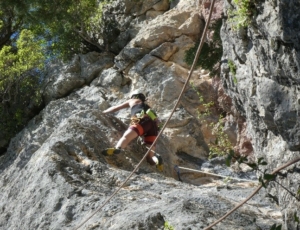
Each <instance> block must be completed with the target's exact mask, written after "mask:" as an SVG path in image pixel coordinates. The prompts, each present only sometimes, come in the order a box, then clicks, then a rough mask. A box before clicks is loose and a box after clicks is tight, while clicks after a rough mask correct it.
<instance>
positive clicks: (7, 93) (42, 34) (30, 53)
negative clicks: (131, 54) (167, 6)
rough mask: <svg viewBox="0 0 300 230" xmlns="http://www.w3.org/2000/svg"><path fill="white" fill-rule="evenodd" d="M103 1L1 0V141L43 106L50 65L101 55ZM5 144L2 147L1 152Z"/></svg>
mask: <svg viewBox="0 0 300 230" xmlns="http://www.w3.org/2000/svg"><path fill="white" fill-rule="evenodd" d="M106 3H107V1H101V0H100V2H99V1H97V0H75V1H69V0H51V1H49V0H30V1H29V0H9V1H7V0H0V120H1V123H0V143H1V142H3V137H5V139H6V140H9V139H10V138H11V137H12V136H13V135H14V134H15V133H16V132H18V131H19V130H20V129H21V128H22V127H23V126H24V124H26V122H27V121H28V119H30V118H31V117H32V116H33V115H34V114H32V111H34V109H36V108H41V104H42V100H41V96H40V89H39V85H40V81H41V76H42V73H43V66H44V64H45V61H47V60H49V59H50V60H51V59H53V58H61V59H64V60H66V59H68V58H70V57H71V56H72V55H73V54H74V53H79V52H80V53H82V52H87V51H91V50H97V51H101V50H103V47H104V44H103V45H100V44H99V43H98V40H99V36H98V35H97V36H95V34H94V32H93V31H94V30H95V29H97V30H98V31H99V34H101V27H102V25H103V23H102V21H101V14H102V7H103V5H105V4H106ZM1 147H2V146H0V148H1Z"/></svg>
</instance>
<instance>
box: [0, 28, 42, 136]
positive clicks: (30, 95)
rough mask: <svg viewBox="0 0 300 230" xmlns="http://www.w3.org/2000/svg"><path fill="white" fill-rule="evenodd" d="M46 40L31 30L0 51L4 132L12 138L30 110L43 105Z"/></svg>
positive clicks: (0, 107)
mask: <svg viewBox="0 0 300 230" xmlns="http://www.w3.org/2000/svg"><path fill="white" fill-rule="evenodd" d="M42 44H43V40H35V39H34V35H33V33H32V32H31V31H30V30H27V29H24V30H22V31H21V33H20V35H19V37H18V39H17V41H16V43H15V46H3V47H2V49H1V50H0V100H1V103H0V118H1V123H0V130H1V132H2V135H4V136H5V138H8V139H9V138H11V137H12V136H13V135H14V134H15V133H16V132H17V131H18V129H19V128H20V127H21V126H22V125H23V124H24V122H25V120H26V119H25V117H26V116H27V115H28V114H27V111H26V108H27V107H28V106H29V104H31V105H34V104H35V105H37V106H39V104H40V103H41V97H40V93H39V90H38V89H39V81H38V80H39V71H40V70H41V69H42V68H43V65H44V60H45V57H44V53H43V52H44V50H43V46H42Z"/></svg>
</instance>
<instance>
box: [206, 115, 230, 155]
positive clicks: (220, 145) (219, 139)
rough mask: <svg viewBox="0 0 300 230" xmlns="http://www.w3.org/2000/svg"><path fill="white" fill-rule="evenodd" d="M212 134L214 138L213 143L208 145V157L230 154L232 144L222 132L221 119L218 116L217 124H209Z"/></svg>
mask: <svg viewBox="0 0 300 230" xmlns="http://www.w3.org/2000/svg"><path fill="white" fill-rule="evenodd" d="M210 126H211V127H212V129H213V132H212V133H213V134H214V135H215V136H216V139H215V142H213V143H209V144H208V146H209V150H210V151H209V157H210V158H212V157H215V156H225V155H227V154H232V153H233V150H232V144H231V142H230V140H229V138H228V135H227V134H226V133H225V132H224V124H223V117H222V116H221V115H220V117H219V121H218V122H217V124H214V123H211V125H210Z"/></svg>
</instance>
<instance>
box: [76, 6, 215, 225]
mask: <svg viewBox="0 0 300 230" xmlns="http://www.w3.org/2000/svg"><path fill="white" fill-rule="evenodd" d="M214 4H215V0H212V3H211V5H210V9H209V16H208V19H207V22H206V24H205V27H204V31H203V33H202V37H201V41H200V44H199V46H198V49H197V52H196V55H195V58H194V61H193V64H192V66H191V69H190V71H189V74H188V77H187V79H186V81H185V83H184V85H183V87H182V90H181V92H180V94H179V96H178V99H177V101H176V103H175V105H174V108H173V110H172V112H171V114H170V116H169V117H168V119H167V121H166V122H165V124H164V125H163V127H162V128H161V130H160V132H159V133H158V135H157V137H156V138H155V140H154V142H153V143H152V145H151V146H150V147H149V149H148V151H147V152H146V153H145V155H144V156H143V158H142V159H141V160H140V162H139V163H138V164H137V166H136V167H135V168H134V169H133V171H132V172H131V173H130V174H129V176H128V177H127V178H126V179H125V181H124V182H123V183H122V184H121V185H120V187H119V188H118V189H116V190H115V191H114V192H113V193H112V195H111V196H110V197H109V198H108V199H107V200H105V202H104V203H103V204H102V205H101V206H100V207H98V208H97V209H96V210H95V211H94V212H93V213H92V214H90V215H89V216H88V217H87V218H86V219H85V220H84V221H83V222H82V223H81V224H79V225H78V226H77V227H76V228H74V230H77V229H79V228H80V227H81V226H83V225H84V224H85V223H86V222H87V221H88V220H89V219H91V218H92V217H93V216H94V215H95V214H96V213H97V212H99V211H100V210H101V209H102V208H103V207H104V206H105V205H106V204H107V203H108V202H109V201H110V200H111V199H112V198H113V197H114V196H115V195H116V194H117V193H118V192H119V191H120V190H121V188H122V187H123V186H124V185H125V184H126V183H127V182H128V180H129V179H130V178H131V176H132V175H133V174H134V173H135V172H136V171H137V169H138V168H139V167H140V165H141V164H142V162H143V161H144V160H145V158H146V157H147V155H148V153H149V152H150V150H151V149H152V148H153V147H154V146H155V144H156V142H157V140H158V138H159V137H160V136H161V134H162V133H163V131H164V129H165V128H166V126H167V124H168V123H169V121H170V120H171V117H172V116H173V114H174V112H175V110H176V108H177V107H178V105H179V102H180V99H181V98H182V95H183V93H184V91H185V89H186V87H187V85H188V83H189V81H190V79H191V76H192V73H193V71H194V68H195V66H196V63H197V61H198V58H199V55H200V52H201V49H202V47H203V44H204V40H205V39H206V33H207V29H208V26H209V23H210V19H211V15H212V12H213V7H214Z"/></svg>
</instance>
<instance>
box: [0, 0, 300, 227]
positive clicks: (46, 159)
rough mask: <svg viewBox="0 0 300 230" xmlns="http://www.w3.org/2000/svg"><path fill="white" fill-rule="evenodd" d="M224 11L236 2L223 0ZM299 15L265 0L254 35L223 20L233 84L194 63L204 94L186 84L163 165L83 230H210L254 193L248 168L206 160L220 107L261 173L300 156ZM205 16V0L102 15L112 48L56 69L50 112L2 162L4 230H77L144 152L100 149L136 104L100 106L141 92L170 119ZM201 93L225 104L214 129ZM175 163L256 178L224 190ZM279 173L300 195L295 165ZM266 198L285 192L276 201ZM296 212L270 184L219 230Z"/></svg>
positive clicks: (145, 4)
mask: <svg viewBox="0 0 300 230" xmlns="http://www.w3.org/2000/svg"><path fill="white" fill-rule="evenodd" d="M202 3H203V4H204V5H202ZM217 3H218V4H217V6H216V8H215V13H216V14H215V17H214V19H218V18H220V17H221V12H220V9H221V8H220V6H221V5H222V3H223V1H217ZM224 6H225V9H227V8H228V7H230V4H229V3H228V2H227V1H225V2H224ZM297 7H299V6H298V5H297V2H296V1H290V2H287V1H283V0H281V1H278V4H275V3H274V1H265V2H263V3H260V5H259V8H258V9H259V10H260V11H259V13H258V15H257V16H256V18H255V20H256V23H257V25H259V26H258V30H256V29H253V28H249V29H248V30H242V31H238V32H236V31H233V30H231V29H230V25H229V24H228V23H226V21H225V22H224V25H223V28H222V39H223V48H224V54H223V59H224V60H229V59H230V60H234V62H235V63H236V65H237V74H236V78H237V83H235V82H234V81H233V76H232V75H231V74H230V71H229V67H228V64H227V63H226V61H222V69H221V77H222V84H221V82H220V81H218V80H216V79H211V78H209V77H208V72H207V71H204V70H201V69H196V70H195V71H194V73H193V75H192V81H193V84H194V87H195V89H196V91H195V90H194V89H193V87H191V86H189V87H188V88H187V90H186V91H185V93H184V96H183V98H182V101H181V102H180V105H179V107H178V108H177V109H176V111H175V113H174V115H173V117H172V119H171V121H170V123H169V125H168V126H167V128H166V130H165V132H164V134H163V135H162V137H161V138H160V139H159V140H158V143H157V151H158V152H159V153H160V154H161V155H162V157H163V159H164V162H165V169H164V171H163V172H162V173H159V172H158V171H157V170H156V169H155V167H150V166H149V165H148V164H147V163H146V162H143V163H142V165H141V167H140V168H139V169H138V171H137V172H136V173H135V174H134V175H133V177H132V178H131V179H130V180H129V181H128V183H126V185H125V186H124V187H123V188H122V189H121V190H120V192H119V193H117V194H116V196H115V197H114V198H113V199H112V200H111V201H110V202H109V203H108V204H107V205H105V206H104V207H103V208H102V209H101V210H100V211H99V212H97V213H96V214H95V215H94V216H93V217H92V218H91V219H90V220H89V221H88V222H87V223H86V224H85V225H84V227H83V228H82V229H149V230H152V229H164V224H165V223H166V222H168V223H169V224H170V225H172V226H174V227H175V229H193V230H194V229H195V230H196V229H202V228H204V227H205V226H208V225H209V224H211V223H212V222H214V221H215V220H216V219H218V218H219V217H221V216H222V215H224V214H225V213H227V212H228V211H229V210H230V209H231V208H233V207H234V206H235V205H236V204H237V203H238V202H240V201H242V200H243V199H245V198H246V197H247V196H248V195H249V194H251V192H252V191H253V190H254V189H255V186H256V185H257V178H256V176H255V175H254V174H253V172H249V169H247V168H246V167H245V169H244V170H241V169H239V168H238V167H236V168H235V167H232V168H230V169H228V168H226V167H224V159H215V160H211V161H208V160H207V156H208V151H209V149H208V144H207V143H209V142H211V141H214V140H215V136H213V134H212V132H211V130H209V129H208V128H207V127H208V124H209V122H211V121H215V120H217V119H218V116H219V113H220V111H219V112H216V111H217V109H219V110H221V112H223V113H226V112H227V113H229V115H228V116H227V117H226V119H225V129H226V130H225V131H226V133H228V134H229V136H230V138H231V141H232V143H233V145H236V146H235V148H236V149H237V150H238V151H240V152H241V153H245V154H251V153H253V152H254V153H255V157H257V158H258V157H261V156H263V157H264V158H265V159H266V160H267V162H268V166H266V169H268V170H271V169H273V168H275V167H277V166H279V165H281V164H282V163H284V162H286V161H288V160H290V159H292V158H293V157H295V156H299V146H298V144H299V143H298V142H299V129H298V125H299V116H298V115H299V114H298V111H299V95H298V88H299V87H298V80H297V79H298V78H299V73H298V71H296V69H295V68H296V67H297V66H298V64H299V63H298V61H299V60H298V56H299V55H298V50H299V49H298V48H299V47H298V46H299V44H298V43H297V42H298V40H297V39H298V37H297V36H295V35H294V33H293V31H298V29H299V27H297V25H298V21H297V17H296V16H293V17H290V19H287V18H286V17H287V16H286V14H291V9H292V8H293V9H297ZM208 8H209V4H208V1H193V0H180V1H172V3H171V4H169V2H168V1H166V0H162V1H153V0H149V1H137V2H136V4H133V1H129V0H128V1H115V2H113V3H112V5H111V6H109V7H108V8H107V11H105V12H104V17H105V19H106V20H108V21H110V20H114V21H115V22H119V24H117V28H116V30H117V31H114V32H118V33H113V34H110V35H109V36H111V38H113V39H112V40H111V43H109V44H108V45H109V48H110V50H111V51H113V52H114V53H115V54H111V53H100V54H98V53H94V52H93V53H88V54H85V55H78V56H76V57H74V59H73V61H72V62H71V63H69V64H57V63H53V64H52V66H50V67H49V72H48V75H47V78H46V79H45V85H44V88H43V97H44V99H45V102H46V104H47V105H46V107H45V109H44V110H43V111H42V112H41V113H40V114H39V115H38V116H36V117H35V118H34V119H32V120H31V122H30V123H29V124H28V126H27V127H26V128H25V129H24V130H23V131H22V132H20V133H19V134H18V135H17V136H16V137H15V138H14V139H13V140H12V141H11V143H10V146H9V148H8V151H7V153H6V154H5V155H4V156H1V158H0V173H1V174H0V194H1V197H0V210H1V212H0V229H3V230H6V229H43V230H44V229H53V230H54V229H55V230H58V229H74V228H75V227H76V226H78V225H79V224H80V223H81V222H82V221H84V220H85V219H86V218H88V217H89V216H90V215H91V213H93V211H95V210H96V209H97V207H99V206H100V205H101V204H103V202H105V200H106V199H107V198H109V196H110V195H111V194H112V193H113V192H114V191H115V190H116V189H118V188H119V186H120V185H121V184H122V183H123V182H124V180H125V179H126V178H127V176H128V175H129V174H130V172H131V171H132V170H133V169H134V168H135V166H136V165H137V164H138V162H139V161H140V159H141V158H142V156H143V153H145V149H144V148H143V147H142V146H140V145H139V144H138V143H136V142H133V143H131V144H130V146H129V147H128V148H127V149H126V152H125V153H124V154H119V155H117V156H113V157H104V156H103V155H101V154H100V153H101V150H103V149H104V148H106V147H111V146H114V145H115V143H116V141H117V140H118V139H119V138H120V137H121V135H122V133H123V132H124V131H125V130H126V128H127V126H128V123H129V119H128V118H129V111H128V110H122V111H119V112H117V113H115V114H111V115H103V114H102V112H101V111H103V110H104V109H106V108H108V107H110V106H112V105H116V104H118V103H120V102H123V101H125V100H126V99H127V98H128V97H129V95H130V93H131V92H132V91H133V90H135V89H143V90H144V92H145V94H146V96H147V98H148V101H147V102H148V103H149V104H150V105H151V106H152V107H153V108H154V109H155V110H156V111H157V112H158V114H159V116H160V118H161V119H162V121H163V122H164V121H166V119H167V117H168V116H169V114H170V113H171V111H172V108H173V106H174V105H175V103H176V99H177V98H178V95H179V93H180V90H181V89H182V86H183V84H184V82H185V80H186V76H187V75H188V72H189V66H188V65H187V64H186V63H185V61H184V60H183V56H184V53H185V51H186V50H188V49H189V48H191V47H192V46H193V45H194V43H195V42H196V41H198V39H199V38H200V35H201V33H202V30H203V26H204V24H203V22H204V21H205V15H207V9H208ZM221 10H222V9H221ZM224 12H226V10H224ZM278 12H279V13H278ZM282 25H284V27H282ZM296 34H297V33H296ZM113 35H116V36H113ZM291 44H292V45H291ZM233 45H234V48H233ZM242 63H244V64H242ZM222 85H223V87H224V88H222ZM198 92H200V93H202V94H203V96H204V99H205V101H214V102H215V103H217V104H218V108H215V111H213V113H212V115H211V116H210V117H208V118H207V121H204V120H199V119H198V112H199V109H200V111H201V109H203V105H201V103H200V102H199V95H198V94H197V93H198ZM228 95H229V96H230V97H229V96H228ZM201 106H202V107H201ZM178 165H179V166H184V167H187V168H192V169H197V170H205V171H206V172H207V173H209V172H212V173H217V174H221V175H223V176H229V177H237V178H241V179H249V180H250V182H239V183H238V182H237V181H234V182H232V183H225V182H224V181H223V180H222V179H220V178H218V177H216V176H210V175H208V174H207V175H205V173H204V174H203V173H202V174H199V173H195V172H189V171H184V170H181V171H180V177H181V180H182V182H180V181H178V174H177V172H176V171H175V170H174V166H178ZM258 176H259V175H258ZM279 179H280V182H281V183H282V184H283V185H284V186H286V187H288V188H290V189H291V191H292V192H293V193H295V194H296V193H297V191H298V190H299V187H297V186H298V181H299V166H298V165H296V166H293V167H291V168H289V169H287V170H285V171H284V172H283V174H282V175H281V176H280V178H279ZM252 180H253V181H252ZM266 194H269V195H272V196H274V197H278V201H279V205H280V206H276V205H275V204H274V202H273V200H270V199H269V198H267V197H266ZM298 210H299V202H298V201H297V200H295V197H292V196H290V194H289V193H288V191H286V190H284V189H283V188H281V187H280V186H279V185H277V184H275V183H271V184H270V187H268V190H262V191H261V192H260V193H259V194H258V195H257V196H255V197H254V199H252V200H251V201H249V202H248V203H247V204H246V205H244V206H243V207H242V208H240V209H239V210H237V211H236V212H235V213H234V214H232V215H231V216H229V217H228V218H227V219H225V220H224V221H223V222H221V223H220V224H218V225H217V226H216V227H214V229H220V230H221V229H241V230H242V229H247V230H248V229H257V228H259V227H260V228H261V229H270V228H271V226H272V225H273V224H280V223H282V220H284V226H283V227H284V228H285V229H296V227H297V226H296V224H295V221H293V214H294V213H295V212H296V214H297V213H298V216H299V211H298ZM280 211H282V212H280ZM254 219H255V220H256V221H254Z"/></svg>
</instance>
